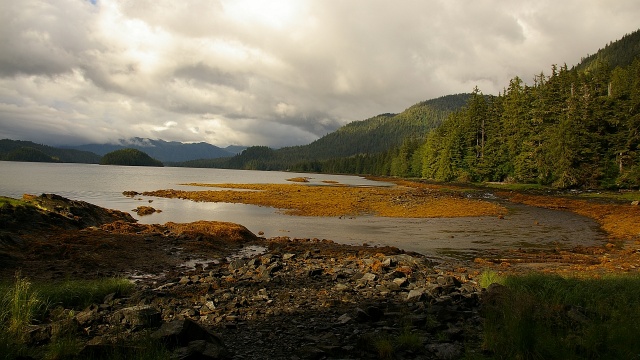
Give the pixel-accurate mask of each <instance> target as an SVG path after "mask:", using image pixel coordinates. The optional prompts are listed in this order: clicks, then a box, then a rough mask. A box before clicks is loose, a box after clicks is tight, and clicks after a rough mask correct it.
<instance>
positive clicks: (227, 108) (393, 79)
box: [0, 0, 640, 147]
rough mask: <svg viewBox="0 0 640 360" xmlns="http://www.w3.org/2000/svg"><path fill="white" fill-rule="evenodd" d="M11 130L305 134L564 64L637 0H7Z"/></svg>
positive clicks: (2, 62)
mask: <svg viewBox="0 0 640 360" xmlns="http://www.w3.org/2000/svg"><path fill="white" fill-rule="evenodd" d="M0 4H1V5H0V6H1V10H2V11H0V139H2V138H9V139H14V140H30V141H34V142H38V143H43V144H48V145H54V146H55V145H63V144H68V145H78V144H86V143H108V142H115V141H117V140H119V139H128V138H132V137H143V138H151V139H163V140H166V141H181V142H201V141H204V142H208V143H210V144H213V145H217V146H221V147H224V146H227V145H247V146H249V145H267V146H271V147H282V146H289V145H301V144H308V143H310V142H312V141H314V140H316V139H318V138H319V137H321V136H323V135H325V134H327V133H329V132H332V131H335V130H336V129H337V128H339V127H340V126H343V125H345V124H347V123H349V122H352V121H355V120H363V119H367V118H369V117H372V116H375V115H377V114H381V113H399V112H402V111H403V110H404V109H406V108H408V107H410V106H411V105H413V104H415V103H418V102H420V101H424V100H429V99H433V98H437V97H440V96H444V95H449V94H457V93H465V92H471V91H472V90H473V88H474V87H475V86H477V87H478V88H479V89H480V90H481V91H482V92H483V93H484V94H494V95H497V94H498V93H499V92H500V91H502V90H503V89H504V88H505V87H506V86H507V85H508V83H509V80H510V79H512V78H513V77H515V76H519V77H520V78H522V79H523V80H524V81H525V82H531V80H532V79H533V77H534V75H537V74H539V73H540V72H546V73H549V72H550V69H551V65H553V64H559V65H562V64H565V63H566V64H567V65H568V66H569V67H571V66H573V65H575V64H577V63H578V62H580V59H581V58H582V57H585V56H587V55H589V54H593V53H595V52H596V51H597V50H598V49H600V48H603V47H604V46H605V45H606V44H607V43H609V42H611V41H615V40H617V39H619V38H621V37H622V36H624V35H625V34H628V33H631V32H633V31H635V30H637V29H638V28H639V27H640V21H638V19H640V1H637V0H561V1H558V0H536V1H522V0H473V1H471V0H406V1H405V0H402V1H389V0H349V1H347V0H271V1H266V0H181V1H175V0H91V1H89V0H44V1H39V0H21V1H15V0H0Z"/></svg>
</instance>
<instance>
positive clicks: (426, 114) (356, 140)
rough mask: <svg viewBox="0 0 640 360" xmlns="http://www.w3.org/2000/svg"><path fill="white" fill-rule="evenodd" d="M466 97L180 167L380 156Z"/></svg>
mask: <svg viewBox="0 0 640 360" xmlns="http://www.w3.org/2000/svg"><path fill="white" fill-rule="evenodd" d="M469 96H470V94H457V95H448V96H443V97H440V98H437V99H432V100H428V101H423V102H421V103H418V104H415V105H413V106H411V107H409V108H408V109H406V110H405V111H403V112H402V113H399V114H381V115H377V116H374V117H372V118H369V119H366V120H360V121H354V122H351V123H349V124H347V125H345V126H343V127H341V128H339V129H338V130H336V131H334V132H332V133H329V134H327V135H325V136H323V137H321V138H320V139H318V140H316V141H314V142H312V143H310V144H308V145H300V146H291V147H284V148H280V149H277V150H274V149H270V148H268V147H265V146H256V147H250V148H248V149H246V150H245V151H243V152H242V153H240V154H238V155H236V156H234V157H232V158H229V159H213V160H211V159H206V160H204V159H203V160H196V161H188V162H185V163H183V164H181V165H182V166H189V167H220V168H233V169H256V170H286V169H290V168H291V167H293V166H295V165H296V164H299V163H305V162H314V161H324V160H329V159H335V158H343V157H349V156H354V155H358V154H376V153H382V152H386V151H389V150H390V149H392V148H395V147H399V146H401V145H402V144H403V142H404V141H405V139H407V138H414V139H423V138H424V137H425V136H426V134H427V133H428V132H429V130H431V129H433V128H436V127H438V126H439V125H440V124H441V123H442V121H444V119H446V117H447V116H448V115H449V114H450V113H451V112H452V111H455V110H456V109H459V108H461V107H463V106H464V105H465V103H466V102H467V99H468V98H469Z"/></svg>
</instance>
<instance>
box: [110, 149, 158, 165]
mask: <svg viewBox="0 0 640 360" xmlns="http://www.w3.org/2000/svg"><path fill="white" fill-rule="evenodd" d="M100 165H124V166H158V167H161V166H164V165H163V164H162V162H160V161H158V160H156V159H154V158H152V157H151V156H149V155H148V154H146V153H144V152H143V151H140V150H138V149H120V150H116V151H112V152H110V153H107V154H105V155H104V156H103V157H102V159H101V160H100Z"/></svg>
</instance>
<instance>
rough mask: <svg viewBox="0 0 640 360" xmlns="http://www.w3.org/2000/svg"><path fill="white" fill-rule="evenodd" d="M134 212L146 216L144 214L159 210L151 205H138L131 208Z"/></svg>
mask: <svg viewBox="0 0 640 360" xmlns="http://www.w3.org/2000/svg"><path fill="white" fill-rule="evenodd" d="M131 211H133V212H135V213H138V215H140V216H146V215H151V214H153V213H156V212H161V211H160V210H156V209H155V208H153V207H151V206H138V207H137V208H135V209H133V210H131Z"/></svg>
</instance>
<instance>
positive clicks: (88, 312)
mask: <svg viewBox="0 0 640 360" xmlns="http://www.w3.org/2000/svg"><path fill="white" fill-rule="evenodd" d="M98 317H99V316H98V307H96V306H95V305H94V306H90V307H88V308H86V309H85V310H83V311H80V312H79V313H77V314H76V316H75V317H74V319H75V320H76V322H77V323H78V325H80V326H82V327H85V326H87V325H89V324H91V323H93V322H94V321H96V320H97V319H98Z"/></svg>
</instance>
